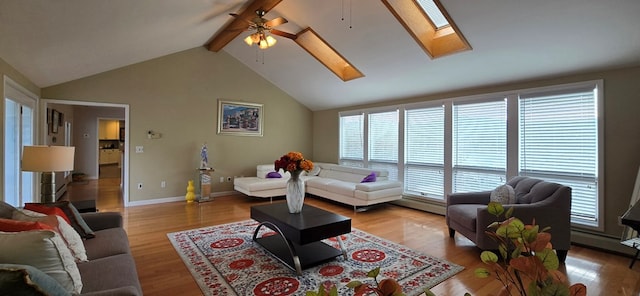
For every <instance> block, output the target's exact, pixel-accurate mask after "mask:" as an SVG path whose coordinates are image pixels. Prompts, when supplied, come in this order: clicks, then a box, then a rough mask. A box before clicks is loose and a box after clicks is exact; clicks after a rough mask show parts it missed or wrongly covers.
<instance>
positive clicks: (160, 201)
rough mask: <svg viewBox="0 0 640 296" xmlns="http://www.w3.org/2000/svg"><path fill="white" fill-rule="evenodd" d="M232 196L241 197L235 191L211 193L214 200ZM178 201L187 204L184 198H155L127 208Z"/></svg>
mask: <svg viewBox="0 0 640 296" xmlns="http://www.w3.org/2000/svg"><path fill="white" fill-rule="evenodd" d="M231 195H240V193H239V192H237V191H235V190H233V191H223V192H212V193H211V196H212V197H214V198H215V197H221V196H231ZM177 201H181V202H186V201H185V198H184V196H174V197H165V198H154V199H146V200H136V201H131V202H129V204H128V205H127V206H126V207H137V206H148V205H155V204H163V203H169V202H177ZM209 201H213V199H211V200H209ZM209 201H207V202H209Z"/></svg>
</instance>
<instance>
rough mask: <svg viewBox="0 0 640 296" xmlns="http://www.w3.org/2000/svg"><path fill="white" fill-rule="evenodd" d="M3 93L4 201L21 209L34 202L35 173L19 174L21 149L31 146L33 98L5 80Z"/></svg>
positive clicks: (32, 140) (33, 116) (32, 135)
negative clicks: (27, 203)
mask: <svg viewBox="0 0 640 296" xmlns="http://www.w3.org/2000/svg"><path fill="white" fill-rule="evenodd" d="M4 89H5V94H4V97H5V99H4V105H5V106H4V107H5V108H4V139H3V140H4V195H3V198H4V201H5V202H7V203H9V204H11V205H13V206H22V205H23V204H24V203H25V202H31V201H34V193H35V186H36V184H35V179H36V178H34V173H32V172H22V171H21V169H20V160H21V159H22V147H23V146H30V145H33V144H34V137H35V128H34V127H35V114H34V110H35V105H36V98H35V95H33V94H31V93H29V92H27V91H26V90H23V89H21V88H20V87H19V86H17V85H16V84H14V83H11V82H9V81H7V79H5V87H4Z"/></svg>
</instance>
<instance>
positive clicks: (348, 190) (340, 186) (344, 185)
mask: <svg viewBox="0 0 640 296" xmlns="http://www.w3.org/2000/svg"><path fill="white" fill-rule="evenodd" d="M323 189H324V190H326V191H328V192H332V193H337V194H340V195H345V196H349V197H354V192H355V190H356V183H352V182H345V181H340V180H329V182H328V183H326V186H325V187H324V188H323Z"/></svg>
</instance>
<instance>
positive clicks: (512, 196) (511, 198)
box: [489, 184, 516, 205]
mask: <svg viewBox="0 0 640 296" xmlns="http://www.w3.org/2000/svg"><path fill="white" fill-rule="evenodd" d="M489 200H490V201H494V202H499V203H501V204H504V205H508V204H513V203H515V202H516V192H515V191H514V190H513V187H511V185H507V184H505V185H500V186H498V187H496V189H494V190H493V191H491V197H490V198H489Z"/></svg>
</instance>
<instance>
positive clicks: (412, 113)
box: [404, 106, 444, 200]
mask: <svg viewBox="0 0 640 296" xmlns="http://www.w3.org/2000/svg"><path fill="white" fill-rule="evenodd" d="M405 149H406V154H405V158H406V162H405V174H404V178H405V179H404V188H405V189H404V190H405V192H407V193H411V194H416V195H420V196H425V197H430V198H436V199H441V200H442V199H444V106H437V107H430V108H420V109H410V110H406V111H405Z"/></svg>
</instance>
